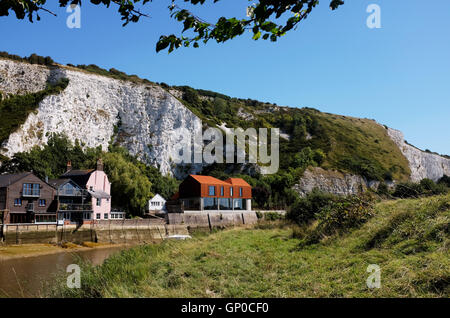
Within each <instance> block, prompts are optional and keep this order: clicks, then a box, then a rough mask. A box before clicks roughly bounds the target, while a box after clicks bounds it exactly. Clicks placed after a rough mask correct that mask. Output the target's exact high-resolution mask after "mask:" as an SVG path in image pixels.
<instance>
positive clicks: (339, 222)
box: [316, 193, 373, 235]
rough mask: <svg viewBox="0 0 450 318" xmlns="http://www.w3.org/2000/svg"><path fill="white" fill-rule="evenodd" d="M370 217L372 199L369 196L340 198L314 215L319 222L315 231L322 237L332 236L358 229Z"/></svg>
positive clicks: (371, 213) (371, 214)
mask: <svg viewBox="0 0 450 318" xmlns="http://www.w3.org/2000/svg"><path fill="white" fill-rule="evenodd" d="M372 216H373V199H372V197H371V196H370V194H368V193H366V194H363V195H359V196H357V195H353V196H348V197H340V198H338V199H337V200H334V201H332V202H330V203H329V204H328V205H327V206H325V207H324V208H323V209H321V211H320V212H319V213H317V214H316V218H317V220H318V221H319V225H318V227H317V230H318V231H320V232H321V234H323V235H332V234H335V233H336V232H340V231H342V230H348V229H352V228H355V227H358V226H360V225H361V224H363V223H365V222H367V220H368V219H369V218H371V217H372Z"/></svg>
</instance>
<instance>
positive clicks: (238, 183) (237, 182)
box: [225, 178, 250, 187]
mask: <svg viewBox="0 0 450 318" xmlns="http://www.w3.org/2000/svg"><path fill="white" fill-rule="evenodd" d="M225 182H227V183H231V184H232V185H234V186H241V187H250V185H249V184H248V183H247V182H246V181H245V180H244V179H242V178H228V179H227V180H225Z"/></svg>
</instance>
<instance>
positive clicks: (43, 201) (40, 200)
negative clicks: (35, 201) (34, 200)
mask: <svg viewBox="0 0 450 318" xmlns="http://www.w3.org/2000/svg"><path fill="white" fill-rule="evenodd" d="M46 204H47V202H46V201H45V199H39V206H46Z"/></svg>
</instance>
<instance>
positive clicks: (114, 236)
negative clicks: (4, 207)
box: [3, 219, 188, 244]
mask: <svg viewBox="0 0 450 318" xmlns="http://www.w3.org/2000/svg"><path fill="white" fill-rule="evenodd" d="M3 234H4V235H3V239H4V244H31V243H51V244H58V243H63V242H73V243H77V244H81V243H83V242H99V243H149V242H156V241H161V240H163V239H165V238H167V236H169V235H176V234H179V235H187V234H188V230H187V227H186V225H181V224H179V225H169V224H165V220H155V219H144V220H101V221H97V222H95V223H93V224H83V225H81V226H77V225H72V224H71V225H64V226H56V225H55V224H51V225H44V224H14V225H13V224H8V225H5V226H4V233H3Z"/></svg>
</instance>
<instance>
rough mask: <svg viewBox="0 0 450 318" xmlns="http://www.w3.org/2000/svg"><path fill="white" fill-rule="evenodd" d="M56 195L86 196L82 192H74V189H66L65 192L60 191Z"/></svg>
mask: <svg viewBox="0 0 450 318" xmlns="http://www.w3.org/2000/svg"><path fill="white" fill-rule="evenodd" d="M58 195H61V196H73V197H75V196H83V195H86V193H85V192H84V191H79V190H74V189H67V190H60V191H58Z"/></svg>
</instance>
